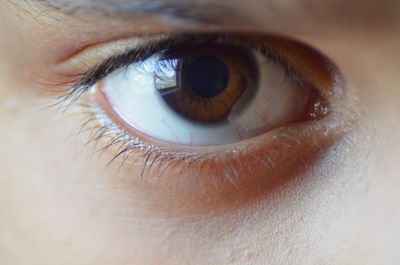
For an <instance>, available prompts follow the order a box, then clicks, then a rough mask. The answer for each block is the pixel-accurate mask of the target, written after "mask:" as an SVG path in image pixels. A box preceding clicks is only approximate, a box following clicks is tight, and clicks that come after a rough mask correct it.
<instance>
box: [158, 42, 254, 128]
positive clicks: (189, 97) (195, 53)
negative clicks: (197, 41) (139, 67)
mask: <svg viewBox="0 0 400 265" xmlns="http://www.w3.org/2000/svg"><path fill="white" fill-rule="evenodd" d="M154 82H155V85H156V87H157V89H158V91H159V92H160V94H161V95H162V97H163V99H164V100H165V102H166V103H167V104H168V105H169V106H170V107H171V108H172V109H173V110H175V111H176V112H177V113H179V114H180V115H182V116H183V117H185V118H188V119H191V120H194V121H198V122H204V123H210V122H218V121H223V120H224V119H226V118H227V117H228V115H229V114H230V113H231V111H232V108H233V107H234V106H235V104H236V103H237V102H238V101H239V100H240V99H241V98H244V95H245V94H247V95H251V94H253V93H252V91H249V90H254V89H255V88H256V87H257V83H258V70H257V64H256V62H255V59H254V57H253V55H252V54H251V53H250V52H249V51H248V50H247V49H244V48H241V47H236V46H231V45H223V44H212V45H210V44H207V45H192V46H187V45H186V46H185V47H184V48H175V49H173V50H167V51H164V52H163V53H162V56H161V57H160V59H159V61H158V63H157V68H156V73H155V79H154Z"/></svg>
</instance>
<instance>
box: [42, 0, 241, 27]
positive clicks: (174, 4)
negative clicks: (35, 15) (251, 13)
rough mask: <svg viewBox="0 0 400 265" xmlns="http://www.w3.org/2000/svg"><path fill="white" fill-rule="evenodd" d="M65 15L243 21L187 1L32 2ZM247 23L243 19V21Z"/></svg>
mask: <svg viewBox="0 0 400 265" xmlns="http://www.w3.org/2000/svg"><path fill="white" fill-rule="evenodd" d="M35 1H38V2H39V3H42V4H44V5H46V6H49V7H51V8H53V9H56V10H58V11H61V12H63V13H66V14H70V15H73V14H86V13H98V14H101V15H105V16H115V15H155V16H159V17H166V18H169V19H178V20H183V21H186V22H191V23H202V24H220V23H221V22H222V21H223V22H224V23H229V20H232V19H233V18H235V19H238V18H241V19H242V21H243V20H245V19H246V18H245V17H244V16H243V15H242V14H241V12H239V10H238V9H237V8H234V7H232V6H227V5H223V4H220V3H215V2H214V1H212V2H205V1H201V2H203V3H198V2H197V3H196V2H192V1H187V0H180V1H179V0H80V1H79V0H35ZM246 20H247V19H246Z"/></svg>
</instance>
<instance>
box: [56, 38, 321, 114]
mask: <svg viewBox="0 0 400 265" xmlns="http://www.w3.org/2000/svg"><path fill="white" fill-rule="evenodd" d="M207 42H220V43H224V44H227V45H229V44H232V43H234V44H239V45H241V46H243V47H245V48H249V49H252V50H257V51H259V52H260V53H261V54H263V55H264V56H266V57H267V58H269V59H271V60H273V61H274V62H276V63H279V64H280V65H281V66H282V67H283V68H284V70H285V72H286V74H287V76H288V77H289V78H290V79H292V80H293V81H294V82H296V83H298V84H300V85H301V86H303V87H307V86H309V87H314V85H313V84H312V82H311V81H310V80H307V79H306V78H305V77H304V76H303V75H302V74H301V73H300V72H299V71H298V70H297V69H295V68H293V67H292V66H291V65H290V64H289V63H288V61H287V59H286V58H285V57H284V56H282V54H281V53H280V52H279V51H277V50H276V49H274V48H273V47H269V46H267V45H263V44H260V43H259V42H256V41H252V40H248V39H244V38H240V40H239V41H238V36H236V35H220V34H192V35H177V36H169V37H167V38H164V39H162V40H158V41H154V42H153V43H149V44H146V45H145V46H143V47H138V48H135V49H133V50H129V51H128V52H126V53H122V54H119V55H116V56H112V57H110V58H108V59H106V60H105V61H103V62H102V63H100V64H98V65H96V66H94V67H93V68H89V69H88V70H87V71H86V72H84V73H81V74H78V75H77V76H76V77H75V80H74V81H72V82H69V83H68V86H67V88H64V89H63V91H62V94H61V95H60V96H58V97H57V98H56V102H55V104H54V105H62V106H65V107H66V108H68V107H69V106H71V105H72V104H73V103H75V102H76V101H77V100H78V99H79V98H80V97H81V95H83V94H85V93H86V92H87V91H88V90H90V89H91V88H92V87H93V86H94V85H95V84H97V83H98V82H99V81H100V80H102V79H103V78H105V77H106V76H108V75H109V74H111V73H113V72H114V71H116V70H118V69H121V68H124V67H125V68H127V67H128V66H130V65H131V64H133V63H136V62H139V61H143V60H145V59H147V58H149V57H150V56H151V55H153V54H155V53H157V52H160V51H161V50H165V49H169V48H174V47H177V46H179V45H185V44H187V43H190V44H193V43H207ZM234 44H233V45H234ZM62 85H64V86H65V84H62Z"/></svg>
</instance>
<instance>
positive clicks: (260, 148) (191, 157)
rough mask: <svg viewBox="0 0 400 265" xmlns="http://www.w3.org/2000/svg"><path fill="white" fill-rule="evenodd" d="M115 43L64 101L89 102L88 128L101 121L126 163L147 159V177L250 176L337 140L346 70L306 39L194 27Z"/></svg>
mask: <svg viewBox="0 0 400 265" xmlns="http://www.w3.org/2000/svg"><path fill="white" fill-rule="evenodd" d="M116 46H117V47H118V48H116V49H115V51H113V49H112V48H110V47H108V44H103V46H102V48H103V50H107V51H108V52H107V55H104V56H103V57H104V58H102V60H100V62H99V63H96V64H95V65H94V66H93V67H90V69H89V70H87V71H85V72H83V73H82V74H81V75H80V76H79V79H77V80H76V81H75V83H74V84H73V85H72V86H71V87H68V88H67V89H66V90H65V94H64V95H63V96H62V97H61V98H60V101H61V102H62V103H63V104H67V105H70V104H71V103H75V102H81V103H82V102H84V103H83V104H82V105H83V106H86V108H88V113H90V115H91V117H90V118H89V121H90V122H86V121H85V123H84V126H87V127H90V125H91V124H92V123H95V124H97V125H95V126H94V128H96V130H95V131H94V132H93V133H92V137H94V139H96V141H98V140H99V139H101V141H103V142H104V146H102V147H101V148H100V150H105V149H109V148H112V149H114V151H115V154H114V156H113V158H112V161H116V160H118V159H120V160H122V162H123V164H124V165H128V168H129V164H130V163H138V161H141V164H142V170H141V173H140V174H141V176H142V177H143V176H144V175H150V176H151V175H154V174H156V175H160V174H165V175H167V176H172V175H174V174H180V175H182V176H185V177H186V178H196V179H199V178H205V179H214V180H215V179H217V180H222V181H223V182H226V181H228V182H229V183H231V184H234V185H235V186H237V185H239V184H240V183H242V182H243V181H244V182H245V181H246V180H243V175H244V174H246V175H248V174H250V176H247V177H246V178H247V179H252V178H254V177H257V176H258V177H260V176H261V175H268V174H271V175H272V172H277V171H278V170H280V168H293V167H295V166H296V165H297V166H299V165H300V164H301V163H305V159H306V158H309V157H310V156H312V155H315V154H317V153H318V152H319V151H320V150H321V148H322V146H324V145H327V144H328V143H329V142H331V141H332V139H333V138H335V136H334V135H335V130H334V129H333V128H335V126H336V125H337V124H335V123H334V122H333V120H335V119H332V118H330V116H332V115H331V114H332V113H333V112H334V108H333V107H332V104H333V103H334V102H335V100H337V98H338V97H339V95H338V94H340V90H339V89H338V87H340V85H338V83H339V81H338V80H339V79H340V77H339V73H337V72H336V70H335V67H334V66H333V64H332V63H330V62H329V60H328V59H327V58H326V57H324V56H323V55H321V54H319V53H318V52H316V51H315V50H313V49H312V48H310V47H308V46H306V45H303V44H301V43H300V42H297V41H294V40H291V39H287V38H284V37H278V36H270V35H251V34H250V35H246V34H235V33H229V34H227V33H212V34H210V33H206V34H199V33H196V34H193V33H188V34H178V35H171V36H165V35H159V36H158V35H155V36H145V37H141V38H135V39H133V40H127V41H126V43H125V42H122V43H119V44H118V45H116ZM104 47H105V49H104ZM94 49H95V48H94ZM99 50H101V49H99ZM95 53H99V52H95ZM172 172H173V173H172ZM177 172H179V173H177Z"/></svg>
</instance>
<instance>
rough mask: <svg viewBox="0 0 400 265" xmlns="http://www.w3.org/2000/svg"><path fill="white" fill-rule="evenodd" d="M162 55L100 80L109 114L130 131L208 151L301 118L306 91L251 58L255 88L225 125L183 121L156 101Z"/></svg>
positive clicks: (271, 63)
mask: <svg viewBox="0 0 400 265" xmlns="http://www.w3.org/2000/svg"><path fill="white" fill-rule="evenodd" d="M160 57H161V54H156V55H153V56H152V57H150V58H148V59H147V60H146V61H144V62H137V63H133V64H132V65H130V66H129V67H128V68H127V69H124V70H120V71H116V72H114V73H113V74H111V75H109V76H108V77H107V78H105V80H104V82H103V87H102V91H103V93H104V95H105V96H106V98H107V101H108V102H109V104H110V105H111V106H112V108H113V110H114V111H115V112H116V113H117V114H118V115H119V116H120V117H121V119H122V120H123V121H124V122H126V123H127V124H128V125H129V126H130V127H132V128H133V129H135V130H138V131H140V132H142V133H144V134H146V135H148V136H150V137H152V138H155V139H157V140H161V141H165V142H169V143H176V144H180V145H188V146H196V145H197V146H213V145H222V144H228V143H234V142H238V141H241V140H243V139H246V138H250V137H254V136H256V135H259V134H262V133H263V132H266V131H268V130H271V129H273V128H276V127H277V126H281V125H282V124H285V123H287V122H291V121H294V120H297V119H298V118H299V116H300V115H302V114H303V113H304V110H303V108H304V102H305V101H306V98H307V91H306V89H304V88H303V87H301V86H300V85H299V84H298V83H296V82H294V81H293V80H292V79H290V78H289V77H288V75H287V74H286V72H285V69H284V68H283V66H281V65H280V64H278V63H275V62H274V61H272V60H269V59H268V58H266V57H265V56H263V55H262V54H258V53H255V58H256V62H257V64H258V67H259V85H258V88H257V89H256V91H255V95H254V96H252V97H251V99H250V102H247V103H246V107H245V108H242V107H241V106H242V105H243V104H242V103H243V102H242V101H243V100H247V99H246V93H247V92H246V93H245V94H244V95H243V96H242V97H243V100H242V99H241V100H239V101H238V102H237V103H236V104H235V106H234V107H233V109H232V112H231V114H230V115H229V116H228V118H227V120H226V121H225V122H221V123H218V124H204V123H199V122H194V121H191V120H188V119H186V118H184V117H182V116H181V115H179V114H178V113H176V112H175V111H174V110H172V109H171V108H170V107H169V106H168V105H167V103H166V102H165V101H164V100H163V98H162V97H161V96H160V92H158V91H157V88H156V87H155V85H154V84H155V82H154V72H155V69H156V66H157V62H158V61H159V59H160Z"/></svg>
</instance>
